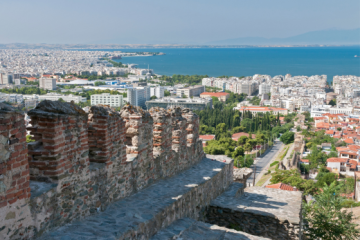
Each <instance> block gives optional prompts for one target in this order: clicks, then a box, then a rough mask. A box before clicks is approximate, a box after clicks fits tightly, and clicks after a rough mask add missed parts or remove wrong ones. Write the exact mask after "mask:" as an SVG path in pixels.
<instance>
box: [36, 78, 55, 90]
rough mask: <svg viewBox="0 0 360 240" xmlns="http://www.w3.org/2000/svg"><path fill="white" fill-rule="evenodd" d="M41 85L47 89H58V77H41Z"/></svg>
mask: <svg viewBox="0 0 360 240" xmlns="http://www.w3.org/2000/svg"><path fill="white" fill-rule="evenodd" d="M39 87H40V88H43V89H46V90H56V79H55V78H40V79H39Z"/></svg>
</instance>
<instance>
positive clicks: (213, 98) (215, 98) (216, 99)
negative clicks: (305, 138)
mask: <svg viewBox="0 0 360 240" xmlns="http://www.w3.org/2000/svg"><path fill="white" fill-rule="evenodd" d="M211 98H212V102H213V104H214V103H215V102H219V98H217V97H214V96H212V97H211Z"/></svg>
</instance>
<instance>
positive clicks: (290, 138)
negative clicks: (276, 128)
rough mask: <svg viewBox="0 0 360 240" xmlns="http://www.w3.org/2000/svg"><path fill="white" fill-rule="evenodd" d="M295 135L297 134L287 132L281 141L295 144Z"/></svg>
mask: <svg viewBox="0 0 360 240" xmlns="http://www.w3.org/2000/svg"><path fill="white" fill-rule="evenodd" d="M294 135H295V133H293V132H286V133H284V134H283V135H281V137H280V141H282V142H283V143H285V144H289V143H292V142H294Z"/></svg>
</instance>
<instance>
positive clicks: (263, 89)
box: [259, 83, 271, 94]
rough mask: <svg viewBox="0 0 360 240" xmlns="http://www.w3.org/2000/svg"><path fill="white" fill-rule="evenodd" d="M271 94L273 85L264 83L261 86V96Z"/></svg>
mask: <svg viewBox="0 0 360 240" xmlns="http://www.w3.org/2000/svg"><path fill="white" fill-rule="evenodd" d="M270 92H271V85H270V84H268V83H262V84H260V86H259V94H265V93H270Z"/></svg>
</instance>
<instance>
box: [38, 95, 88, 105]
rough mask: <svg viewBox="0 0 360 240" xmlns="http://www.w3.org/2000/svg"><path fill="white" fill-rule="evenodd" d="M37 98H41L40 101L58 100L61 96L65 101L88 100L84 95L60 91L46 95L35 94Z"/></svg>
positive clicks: (77, 101)
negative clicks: (65, 93)
mask: <svg viewBox="0 0 360 240" xmlns="http://www.w3.org/2000/svg"><path fill="white" fill-rule="evenodd" d="M35 98H37V99H39V101H42V100H50V101H58V100H59V99H60V98H61V99H62V100H64V101H65V102H71V101H74V103H79V102H86V98H85V97H82V96H75V95H72V94H70V95H61V94H58V93H48V94H45V95H35Z"/></svg>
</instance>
